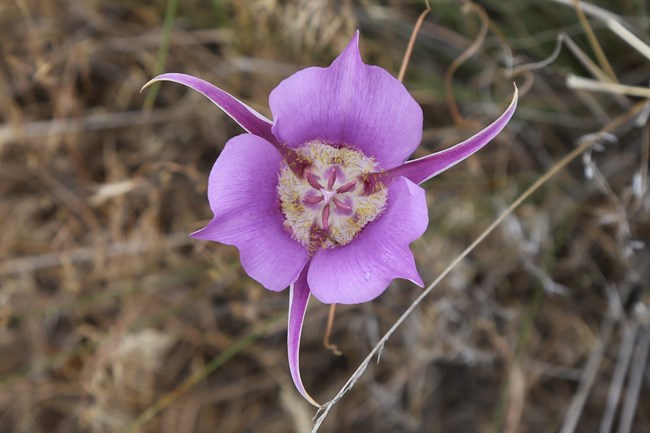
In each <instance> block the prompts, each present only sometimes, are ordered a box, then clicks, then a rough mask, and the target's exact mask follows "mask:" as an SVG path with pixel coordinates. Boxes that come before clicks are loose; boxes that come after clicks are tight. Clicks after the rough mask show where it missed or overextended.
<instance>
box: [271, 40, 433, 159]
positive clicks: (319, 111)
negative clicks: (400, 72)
mask: <svg viewBox="0 0 650 433" xmlns="http://www.w3.org/2000/svg"><path fill="white" fill-rule="evenodd" d="M358 44H359V33H358V32H357V33H356V34H355V36H354V38H352V41H350V44H349V45H348V46H347V48H346V49H345V50H344V51H343V52H342V53H341V55H339V56H338V57H337V58H336V60H334V62H333V63H332V65H331V66H330V67H328V68H315V67H314V68H307V69H304V70H302V71H300V72H298V73H296V74H294V75H292V76H291V77H289V78H287V79H286V80H284V81H283V82H281V83H280V84H279V85H278V87H276V88H275V89H274V90H273V92H271V96H270V98H269V104H270V106H271V112H272V113H273V119H274V126H273V133H274V134H275V136H276V137H277V138H278V139H279V140H280V141H281V142H283V143H286V144H288V145H289V146H290V147H294V148H295V147H299V146H302V145H303V144H305V143H307V142H309V141H312V140H317V139H318V140H323V141H326V142H329V143H331V144H344V145H348V146H350V147H353V148H356V149H358V150H361V151H362V152H363V153H365V154H366V155H369V156H373V157H374V158H375V160H376V161H377V162H378V163H379V165H380V166H381V168H383V169H389V168H392V167H395V166H398V165H400V164H402V163H403V162H404V160H406V158H408V157H409V156H410V155H411V154H412V153H413V151H414V150H415V149H416V148H417V146H418V144H419V143H420V140H421V138H422V110H421V109H420V106H419V105H418V104H417V102H415V100H414V99H413V98H412V97H411V95H409V93H408V91H407V90H406V88H405V87H404V86H403V85H402V83H400V82H399V81H398V80H397V79H395V78H394V77H393V76H391V75H390V74H389V73H388V72H386V71H385V70H384V69H382V68H379V67H377V66H368V65H366V64H364V63H363V62H362V61H361V55H360V54H359V46H358Z"/></svg>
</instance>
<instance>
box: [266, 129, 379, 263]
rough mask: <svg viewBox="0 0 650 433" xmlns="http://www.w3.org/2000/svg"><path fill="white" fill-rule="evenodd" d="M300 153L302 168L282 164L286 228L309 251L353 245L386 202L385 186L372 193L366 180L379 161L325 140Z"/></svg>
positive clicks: (281, 176) (304, 147)
mask: <svg viewBox="0 0 650 433" xmlns="http://www.w3.org/2000/svg"><path fill="white" fill-rule="evenodd" d="M296 151H297V153H298V156H299V157H300V158H301V159H302V166H303V167H304V170H301V171H300V172H298V173H296V172H295V171H294V170H291V168H290V167H289V165H288V164H287V163H286V162H284V163H283V165H282V167H281V168H280V181H279V183H278V194H279V196H280V206H281V208H282V213H283V214H284V225H285V227H286V228H287V229H288V230H289V231H290V232H291V234H292V236H293V238H294V239H296V240H297V241H298V242H300V243H301V244H303V245H304V246H306V247H308V248H309V251H310V252H311V253H313V252H315V251H316V250H317V249H318V248H332V247H336V246H339V245H345V244H347V243H349V242H350V241H352V239H354V238H355V236H356V235H357V234H359V232H360V231H361V230H362V229H363V228H364V227H365V226H366V225H367V224H368V223H369V222H370V221H372V220H374V219H375V218H377V217H378V216H379V215H380V214H381V212H382V211H383V209H384V206H385V204H386V197H387V192H386V190H385V188H383V185H381V184H377V185H376V186H375V187H373V190H372V191H368V183H367V182H366V181H365V180H366V179H367V175H368V174H369V173H372V172H374V171H376V170H377V164H376V163H375V161H374V160H373V159H372V158H370V157H367V156H365V155H364V154H363V153H361V152H359V151H356V150H352V149H348V148H345V147H333V146H330V145H328V144H325V143H323V142H321V141H312V142H310V143H307V145H305V146H303V147H301V148H300V149H297V150H296Z"/></svg>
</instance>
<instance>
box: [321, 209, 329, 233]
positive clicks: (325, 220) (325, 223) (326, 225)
mask: <svg viewBox="0 0 650 433" xmlns="http://www.w3.org/2000/svg"><path fill="white" fill-rule="evenodd" d="M322 218H323V230H325V231H329V229H330V222H329V219H330V205H329V204H326V205H325V207H323V214H322Z"/></svg>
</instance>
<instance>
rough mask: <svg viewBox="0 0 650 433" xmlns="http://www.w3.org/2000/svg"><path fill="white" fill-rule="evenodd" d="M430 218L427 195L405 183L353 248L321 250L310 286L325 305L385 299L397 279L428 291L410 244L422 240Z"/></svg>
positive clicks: (393, 189)
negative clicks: (416, 265) (408, 281)
mask: <svg viewBox="0 0 650 433" xmlns="http://www.w3.org/2000/svg"><path fill="white" fill-rule="evenodd" d="M428 222H429V216H428V213H427V203H426V199H425V196H424V190H423V189H422V188H420V187H419V186H417V185H415V184H414V183H412V182H411V181H410V180H408V179H405V178H398V179H396V180H395V181H394V182H393V183H392V184H391V185H390V187H389V189H388V207H387V209H386V210H385V211H384V214H382V215H381V216H380V217H379V218H377V219H376V220H375V221H373V222H371V223H369V224H368V225H367V226H366V227H365V228H364V229H363V231H362V232H361V233H360V234H359V235H358V236H357V238H356V239H354V240H353V241H352V242H350V243H349V244H348V245H345V246H342V247H337V248H330V249H323V250H319V251H318V252H317V253H316V254H315V255H314V257H313V258H312V260H311V265H310V267H309V273H308V275H307V281H308V282H309V287H310V289H311V292H312V293H313V294H314V296H315V297H316V298H317V299H318V300H319V301H321V302H324V303H340V304H356V303H360V302H366V301H370V300H372V299H374V298H376V297H377V296H379V295H380V294H381V293H382V292H383V291H384V290H385V289H386V287H388V284H389V283H390V282H391V281H392V280H393V279H394V278H405V279H407V280H410V281H412V282H414V283H415V284H418V285H419V286H422V285H423V283H422V279H421V278H420V275H419V274H418V271H417V269H416V267H415V260H414V258H413V253H411V250H410V249H409V244H410V243H411V242H413V241H414V240H415V239H417V238H419V237H420V236H422V233H424V231H425V230H426V228H427V224H428Z"/></svg>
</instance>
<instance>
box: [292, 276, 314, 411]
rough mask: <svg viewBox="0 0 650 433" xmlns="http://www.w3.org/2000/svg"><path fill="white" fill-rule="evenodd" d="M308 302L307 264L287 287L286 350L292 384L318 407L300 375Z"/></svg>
mask: <svg viewBox="0 0 650 433" xmlns="http://www.w3.org/2000/svg"><path fill="white" fill-rule="evenodd" d="M308 302H309V286H308V285H307V266H305V268H304V269H303V271H302V272H301V273H300V276H299V277H298V279H297V280H296V282H295V283H293V284H292V285H291V288H290V289H289V324H288V326H287V352H288V355H289V371H290V372H291V378H292V379H293V384H294V385H295V386H296V388H297V389H298V392H299V393H300V394H301V395H302V396H303V397H304V398H305V399H306V400H307V401H308V402H309V403H311V404H313V405H314V406H316V407H320V404H318V403H317V402H316V401H315V400H314V399H313V398H312V397H311V396H310V395H309V393H308V392H307V391H306V390H305V386H304V385H303V384H302V378H301V377H300V334H301V333H302V324H303V322H304V320H305V311H307V303H308Z"/></svg>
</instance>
